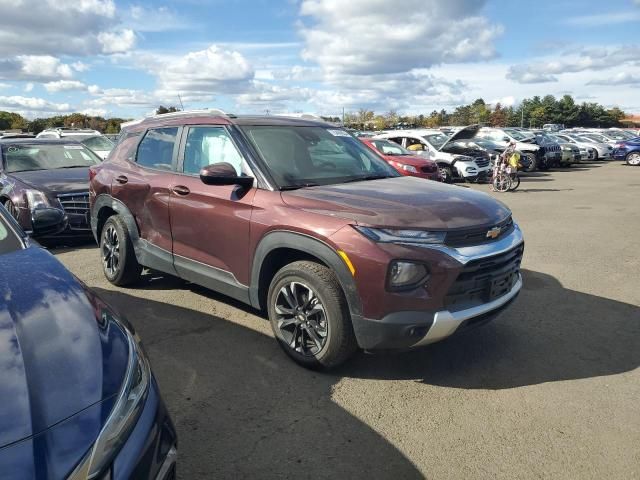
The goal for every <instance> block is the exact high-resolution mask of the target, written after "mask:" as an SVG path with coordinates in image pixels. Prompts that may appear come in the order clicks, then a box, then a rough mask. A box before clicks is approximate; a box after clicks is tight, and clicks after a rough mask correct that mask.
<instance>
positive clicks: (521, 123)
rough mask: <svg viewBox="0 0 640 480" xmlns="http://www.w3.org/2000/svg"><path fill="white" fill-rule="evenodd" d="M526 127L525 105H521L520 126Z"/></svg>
mask: <svg viewBox="0 0 640 480" xmlns="http://www.w3.org/2000/svg"><path fill="white" fill-rule="evenodd" d="M522 127H524V107H523V106H522V107H520V128H522Z"/></svg>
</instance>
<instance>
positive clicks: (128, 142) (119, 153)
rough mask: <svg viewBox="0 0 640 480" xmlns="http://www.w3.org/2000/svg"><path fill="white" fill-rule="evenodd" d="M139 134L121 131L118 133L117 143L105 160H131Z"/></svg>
mask: <svg viewBox="0 0 640 480" xmlns="http://www.w3.org/2000/svg"><path fill="white" fill-rule="evenodd" d="M140 135H142V134H141V133H140V132H123V133H122V134H121V135H120V139H119V141H118V144H117V145H116V146H115V148H114V149H113V151H112V152H111V154H110V155H109V157H108V159H107V160H111V159H112V158H115V159H118V160H129V161H133V157H134V156H135V154H136V147H137V146H138V141H139V140H140Z"/></svg>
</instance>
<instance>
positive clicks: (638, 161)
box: [626, 152, 640, 167]
mask: <svg viewBox="0 0 640 480" xmlns="http://www.w3.org/2000/svg"><path fill="white" fill-rule="evenodd" d="M626 160H627V165H631V166H634V167H637V166H638V165H640V153H639V152H632V153H630V154H629V155H627V158H626Z"/></svg>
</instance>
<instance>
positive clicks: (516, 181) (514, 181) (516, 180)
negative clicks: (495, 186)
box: [509, 173, 520, 192]
mask: <svg viewBox="0 0 640 480" xmlns="http://www.w3.org/2000/svg"><path fill="white" fill-rule="evenodd" d="M519 186H520V176H519V175H518V174H517V173H512V174H511V178H510V183H509V191H511V192H513V191H514V190H516V189H517V188H518V187H519Z"/></svg>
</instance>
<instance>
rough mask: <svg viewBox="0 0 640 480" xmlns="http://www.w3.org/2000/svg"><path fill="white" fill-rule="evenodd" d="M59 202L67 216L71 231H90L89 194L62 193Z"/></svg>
mask: <svg viewBox="0 0 640 480" xmlns="http://www.w3.org/2000/svg"><path fill="white" fill-rule="evenodd" d="M58 201H59V202H60V205H62V208H63V209H64V212H65V213H66V214H67V218H68V219H69V228H71V230H87V229H89V192H78V193H62V194H60V195H58Z"/></svg>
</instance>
